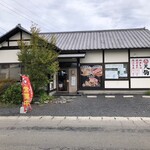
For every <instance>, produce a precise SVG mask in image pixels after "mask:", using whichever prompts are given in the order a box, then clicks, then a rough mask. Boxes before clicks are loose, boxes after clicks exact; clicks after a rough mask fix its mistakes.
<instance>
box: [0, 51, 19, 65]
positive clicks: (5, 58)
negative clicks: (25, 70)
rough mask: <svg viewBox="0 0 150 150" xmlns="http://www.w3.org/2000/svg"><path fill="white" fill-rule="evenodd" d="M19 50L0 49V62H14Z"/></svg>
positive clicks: (16, 59)
mask: <svg viewBox="0 0 150 150" xmlns="http://www.w3.org/2000/svg"><path fill="white" fill-rule="evenodd" d="M18 52H19V50H0V63H16V62H19V61H18V56H17V53H18Z"/></svg>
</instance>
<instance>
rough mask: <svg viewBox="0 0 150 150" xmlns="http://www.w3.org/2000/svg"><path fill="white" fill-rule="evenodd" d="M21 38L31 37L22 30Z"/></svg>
mask: <svg viewBox="0 0 150 150" xmlns="http://www.w3.org/2000/svg"><path fill="white" fill-rule="evenodd" d="M22 38H23V39H30V38H31V37H30V35H29V34H27V33H25V32H23V33H22Z"/></svg>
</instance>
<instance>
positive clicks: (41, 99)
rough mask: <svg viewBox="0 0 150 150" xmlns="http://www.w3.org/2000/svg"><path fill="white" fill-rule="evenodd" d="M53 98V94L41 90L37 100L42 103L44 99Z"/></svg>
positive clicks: (49, 99)
mask: <svg viewBox="0 0 150 150" xmlns="http://www.w3.org/2000/svg"><path fill="white" fill-rule="evenodd" d="M53 98H54V97H53V96H49V95H48V94H47V93H46V92H42V93H41V94H40V96H39V102H40V103H44V102H45V101H51V100H52V99H53Z"/></svg>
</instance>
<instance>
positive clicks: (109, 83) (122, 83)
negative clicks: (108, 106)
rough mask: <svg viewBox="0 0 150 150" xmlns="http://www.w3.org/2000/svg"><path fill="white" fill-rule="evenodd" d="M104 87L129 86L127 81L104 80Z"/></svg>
mask: <svg viewBox="0 0 150 150" xmlns="http://www.w3.org/2000/svg"><path fill="white" fill-rule="evenodd" d="M105 88H110V89H111V88H112V89H113V88H119V89H120V88H122V89H123V88H129V81H117V80H116V81H105Z"/></svg>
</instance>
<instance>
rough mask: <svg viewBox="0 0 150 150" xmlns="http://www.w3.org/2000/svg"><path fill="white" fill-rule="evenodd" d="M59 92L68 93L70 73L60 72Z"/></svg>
mask: <svg viewBox="0 0 150 150" xmlns="http://www.w3.org/2000/svg"><path fill="white" fill-rule="evenodd" d="M58 91H68V71H67V70H60V71H58Z"/></svg>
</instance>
